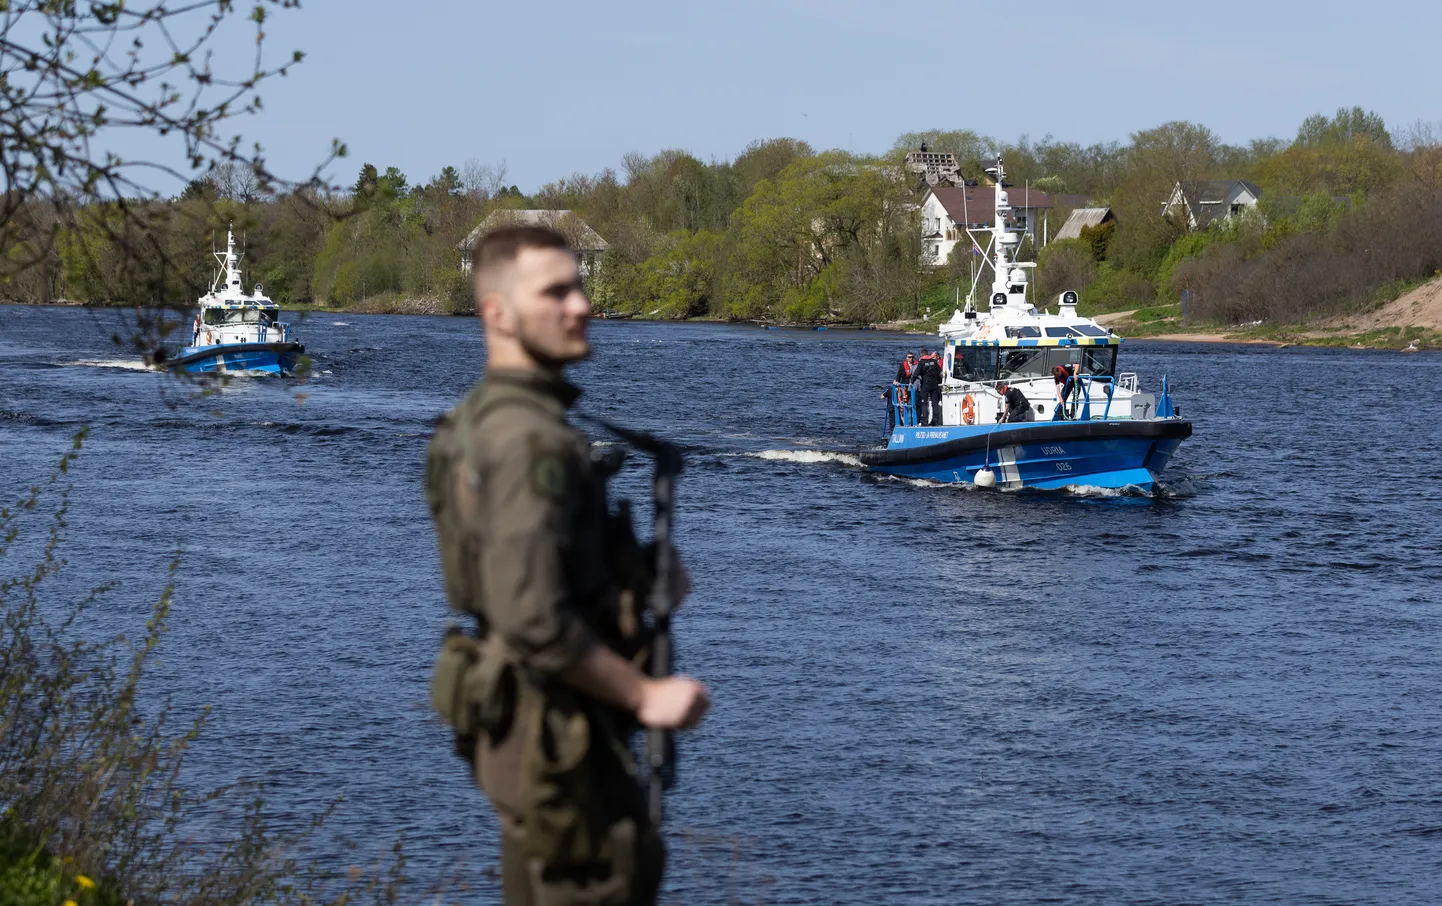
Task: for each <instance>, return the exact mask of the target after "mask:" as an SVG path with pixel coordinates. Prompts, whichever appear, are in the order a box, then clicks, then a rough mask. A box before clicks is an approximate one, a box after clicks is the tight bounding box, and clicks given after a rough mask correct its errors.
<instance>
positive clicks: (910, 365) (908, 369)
mask: <svg viewBox="0 0 1442 906" xmlns="http://www.w3.org/2000/svg"><path fill="white" fill-rule="evenodd" d="M914 371H916V356H914V355H912V354H911V353H909V352H908V353H907V354H906V358H904V359H902V360H901V364H900V365H897V366H896V377H895V378H893V380H894V381H896V383H898V384H900V385H901V386H903V387H906V386H908V385H910V384H911V375H912V372H914Z"/></svg>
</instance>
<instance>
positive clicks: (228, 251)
mask: <svg viewBox="0 0 1442 906" xmlns="http://www.w3.org/2000/svg"><path fill="white" fill-rule="evenodd" d="M213 254H214V255H215V257H216V260H217V261H219V262H220V265H221V268H220V273H218V274H217V275H216V277H215V282H214V283H213V284H211V287H210V292H208V293H206V294H205V295H203V296H201V297H200V311H199V312H198V313H197V314H196V316H195V320H194V321H193V322H192V323H191V328H190V342H189V343H188V344H187V345H186V346H185V347H183V348H182V349H181V350H180V353H179V354H178V355H177V356H176V357H175V358H173V359H171V360H170V362H168V363H167V364H168V367H170V368H171V369H176V370H182V371H187V372H191V373H194V374H204V373H208V372H217V371H226V372H235V371H241V372H259V373H262V374H282V375H288V374H294V373H295V369H296V365H297V364H298V363H299V361H300V356H301V354H302V353H303V352H305V347H304V346H302V345H301V344H299V343H297V342H295V341H294V340H293V339H292V338H291V330H290V325H288V324H282V323H281V322H280V320H279V319H280V306H279V305H277V304H276V303H274V302H272V301H271V300H270V299H268V298H267V297H266V295H265V287H263V286H261V285H260V284H259V283H257V284H255V288H254V290H253V291H252V292H250V293H246V292H245V290H244V289H243V288H242V287H241V282H240V255H239V254H238V253H237V252H236V250H235V233H234V232H233V231H231V230H226V233H225V254H224V255H222V254H221V253H220V252H215V253H213Z"/></svg>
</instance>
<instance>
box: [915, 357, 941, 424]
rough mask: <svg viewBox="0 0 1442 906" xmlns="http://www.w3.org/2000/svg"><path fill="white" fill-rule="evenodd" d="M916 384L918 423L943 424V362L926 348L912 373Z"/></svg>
mask: <svg viewBox="0 0 1442 906" xmlns="http://www.w3.org/2000/svg"><path fill="white" fill-rule="evenodd" d="M912 374H913V376H914V378H915V380H916V383H917V390H916V421H917V423H918V424H921V425H929V426H933V427H934V426H937V425H940V424H941V362H940V361H939V360H938V359H937V357H936V356H935V355H934V354H933V353H932V351H931V350H930V349H927V348H926V347H925V346H923V347H921V358H919V359H917V361H916V370H915V371H913V372H912Z"/></svg>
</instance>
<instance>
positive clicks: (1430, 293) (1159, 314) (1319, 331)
mask: <svg viewBox="0 0 1442 906" xmlns="http://www.w3.org/2000/svg"><path fill="white" fill-rule="evenodd" d="M0 304H7V305H27V304H30V303H24V302H7V303H0ZM45 304H47V305H54V306H63V307H94V308H117V309H123V308H124V307H125V306H103V305H97V306H89V305H87V304H86V303H84V302H76V301H74V300H68V299H67V300H56V301H53V302H48V303H45ZM284 311H285V312H286V313H288V314H298V315H301V316H309V315H327V314H328V315H409V316H425V317H457V316H459V317H471V316H474V314H475V312H474V311H455V310H452V308H451V306H450V303H448V302H445V301H444V300H441V299H435V298H380V297H372V298H369V299H364V300H361V301H359V302H353V303H349V304H346V305H286V306H284ZM594 317H595V318H596V320H618V321H619V320H626V321H635V322H637V323H677V324H680V323H693V324H695V323H702V324H706V323H714V324H736V323H744V324H752V325H755V326H757V327H770V328H778V329H782V330H835V331H851V332H870V331H875V332H878V333H880V332H885V333H900V334H906V335H909V336H933V337H934V336H936V333H937V329H938V328H939V326H940V324H941V323H942V322H941V321H939V320H925V319H916V320H904V321H885V322H879V323H874V324H860V323H852V322H831V323H824V324H819V323H814V322H812V323H806V322H790V321H770V320H746V321H728V320H726V319H724V318H715V317H701V318H691V319H689V320H687V321H673V320H671V319H651V318H644V317H635V316H625V317H621V318H610V319H603V318H602V317H601V316H600V315H599V314H597V315H595V316H594ZM1093 317H1094V318H1095V320H1096V322H1097V323H1098V324H1101V325H1102V326H1104V327H1110V328H1111V329H1113V330H1115V331H1116V332H1117V333H1119V334H1121V335H1122V336H1124V337H1126V338H1127V339H1128V340H1132V341H1155V342H1172V343H1232V344H1244V345H1256V346H1277V347H1285V346H1326V347H1346V348H1350V349H1395V350H1409V351H1420V350H1424V349H1436V350H1442V279H1439V280H1434V281H1432V282H1430V283H1427V284H1424V285H1423V286H1421V287H1419V288H1417V289H1416V290H1413V291H1412V292H1409V293H1407V294H1405V295H1403V296H1401V297H1399V298H1398V299H1396V300H1393V301H1391V302H1387V303H1385V304H1382V305H1379V306H1377V307H1376V308H1375V309H1373V310H1371V311H1368V312H1364V313H1361V314H1359V315H1353V316H1339V317H1334V318H1330V319H1328V320H1326V321H1322V322H1319V323H1317V324H1315V325H1308V324H1302V325H1296V324H1293V325H1266V324H1255V325H1244V326H1233V327H1208V326H1198V325H1194V324H1187V325H1183V323H1182V320H1181V310H1180V307H1179V306H1176V305H1164V306H1154V307H1152V308H1146V309H1133V310H1130V311H1119V312H1108V313H1104V314H1099V315H1095V316H1093Z"/></svg>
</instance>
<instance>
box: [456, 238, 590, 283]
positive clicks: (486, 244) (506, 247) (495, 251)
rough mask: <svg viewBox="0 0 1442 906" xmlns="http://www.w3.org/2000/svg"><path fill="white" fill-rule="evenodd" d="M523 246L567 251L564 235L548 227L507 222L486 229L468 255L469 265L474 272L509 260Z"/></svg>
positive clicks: (568, 248)
mask: <svg viewBox="0 0 1442 906" xmlns="http://www.w3.org/2000/svg"><path fill="white" fill-rule="evenodd" d="M526 249H560V250H561V251H563V252H569V251H571V250H572V249H571V243H569V242H567V241H566V237H565V236H562V235H561V234H560V233H558V232H556V231H555V230H553V229H550V228H549V227H542V226H507V227H501V228H500V229H498V230H492V231H491V232H489V233H487V234H486V235H485V237H484V238H482V239H481V241H480V242H478V243H476V250H475V252H474V253H472V256H471V269H472V270H473V271H474V272H475V273H476V274H477V275H480V274H481V273H483V272H485V271H488V270H491V269H493V268H495V267H497V266H498V265H502V264H510V263H511V262H513V261H515V260H516V258H517V256H519V255H520V254H521V252H523V251H525V250H526Z"/></svg>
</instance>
